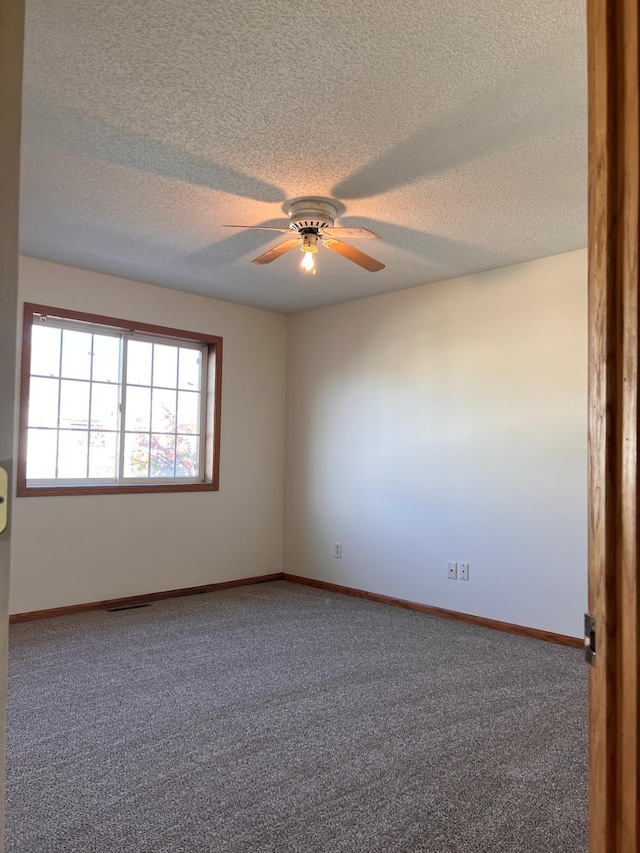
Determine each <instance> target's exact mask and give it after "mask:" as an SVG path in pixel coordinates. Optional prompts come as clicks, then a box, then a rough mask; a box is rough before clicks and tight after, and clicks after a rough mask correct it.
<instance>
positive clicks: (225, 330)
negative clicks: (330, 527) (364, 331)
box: [10, 258, 286, 613]
mask: <svg viewBox="0 0 640 853" xmlns="http://www.w3.org/2000/svg"><path fill="white" fill-rule="evenodd" d="M20 298H21V300H22V301H27V302H37V303H40V304H44V305H51V306H54V307H59V308H73V309H76V310H79V311H88V312H93V313H96V314H104V315H107V316H112V317H119V318H124V319H132V320H140V321H144V322H148V323H156V324H159V325H168V326H173V327H174V328H179V329H186V330H189V331H191V330H193V331H201V332H209V333H211V334H216V335H222V336H223V338H224V360H223V383H222V447H221V465H220V491H219V492H198V493H178V494H170V495H162V494H153V495H97V496H77V497H51V498H35V497H29V498H17V499H16V500H15V502H14V527H13V542H12V571H11V598H10V612H12V613H18V612H24V611H29V610H39V609H45V608H50V607H56V606H62V605H68V604H75V603H83V602H89V601H96V600H102V599H108V598H115V597H119V596H126V595H136V594H139V593H144V592H151V591H157V590H164V589H175V588H179V587H187V586H195V585H199V584H207V583H215V582H218V581H225V580H231V579H236V578H242V577H250V576H254V575H262V574H267V573H271V572H279V571H281V569H282V525H283V519H282V504H283V468H284V401H285V373H286V362H285V359H286V318H285V317H284V316H282V315H280V314H275V313H272V312H268V311H260V310H257V309H253V308H246V307H242V306H239V305H233V304H231V303H228V302H221V301H217V300H213V299H207V298H204V297H201V296H194V295H190V294H185V293H178V292H176V291H172V290H168V289H165V288H160V287H153V286H151V285H146V284H140V283H138V282H134V281H127V280H124V279H120V278H115V277H112V276H106V275H100V274H97V273H91V272H86V271H84V270H78V269H73V268H70V267H64V266H60V265H57V264H51V263H46V262H44V261H37V260H33V259H31V258H23V259H22V260H21V266H20Z"/></svg>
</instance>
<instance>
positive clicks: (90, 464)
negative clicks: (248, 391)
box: [18, 304, 222, 496]
mask: <svg viewBox="0 0 640 853" xmlns="http://www.w3.org/2000/svg"><path fill="white" fill-rule="evenodd" d="M221 367H222V339H221V338H219V337H213V336H211V335H203V334H197V333H192V332H183V331H179V330H176V329H168V328H164V327H158V326H150V325H148V324H144V323H134V322H128V321H125V320H115V319H113V318H110V317H98V316H95V315H89V314H82V313H79V312H73V311H62V310H60V309H58V308H49V307H46V306H41V305H31V304H26V305H25V314H24V329H23V347H22V393H21V406H20V419H21V423H20V454H19V464H18V495H20V496H26V495H61V494H66V495H68V494H113V493H114V492H123V493H126V492H129V493H130V492H158V491H200V490H212V489H217V488H218V455H219V435H220V400H221Z"/></svg>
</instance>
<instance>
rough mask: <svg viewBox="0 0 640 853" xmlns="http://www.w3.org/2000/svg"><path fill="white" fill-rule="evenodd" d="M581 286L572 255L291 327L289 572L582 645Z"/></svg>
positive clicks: (579, 260) (582, 270)
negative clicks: (462, 571)
mask: <svg viewBox="0 0 640 853" xmlns="http://www.w3.org/2000/svg"><path fill="white" fill-rule="evenodd" d="M586 292H587V274H586V252H585V251H578V252H572V253H569V254H565V255H559V256H555V257H550V258H543V259H540V260H536V261H532V262H530V263H525V264H519V265H517V266H513V267H509V268H505V269H500V270H495V271H492V272H487V273H483V274H480V275H475V276H469V277H465V278H461V279H456V280H452V281H445V282H442V283H439V284H430V285H426V286H424V287H419V288H415V289H411V290H405V291H401V292H396V293H391V294H387V295H383V296H376V297H372V298H370V299H365V300H359V301H357V302H350V303H346V304H341V305H336V306H332V307H329V308H323V309H318V310H314V311H308V312H304V313H301V314H297V315H294V316H293V317H290V318H289V338H288V386H287V470H286V488H285V495H286V498H285V519H286V522H285V570H286V571H288V572H291V573H294V574H301V575H306V576H308V577H313V578H318V579H321V580H325V581H330V582H333V583H339V584H344V585H346V586H352V587H357V588H360V589H365V590H369V591H372V592H377V593H383V594H387V595H392V596H396V597H400V598H406V599H410V600H412V601H417V602H422V603H427V604H432V605H436V606H440V607H445V608H450V609H453V610H458V611H462V612H466V613H473V614H478V615H481V616H485V617H489V618H493V619H499V620H503V621H507V622H514V623H517V624H520V625H527V626H533V627H536V628H541V629H546V630H550V631H556V632H559V633H564V634H570V635H574V636H579V635H580V633H581V621H582V613H583V611H584V609H585V607H586V583H587V570H586V500H587V493H586V474H587V457H586V415H587V400H586V382H587V352H586V347H587V340H586V333H587V321H586V295H587V293H586ZM336 541H339V542H342V543H343V553H344V556H343V559H342V560H337V559H334V557H333V556H332V548H333V543H334V542H336ZM447 560H459V561H460V560H464V561H468V562H470V564H471V579H470V581H469V582H468V583H465V582H462V581H456V582H453V581H450V580H448V579H447V576H446V566H447Z"/></svg>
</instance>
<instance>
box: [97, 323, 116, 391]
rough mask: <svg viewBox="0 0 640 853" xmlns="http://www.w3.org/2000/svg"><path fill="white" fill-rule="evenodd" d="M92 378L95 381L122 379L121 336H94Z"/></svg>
mask: <svg viewBox="0 0 640 853" xmlns="http://www.w3.org/2000/svg"><path fill="white" fill-rule="evenodd" d="M92 379H93V381H94V382H115V383H117V382H119V381H120V338H114V337H113V336H111V335H94V336H93V374H92Z"/></svg>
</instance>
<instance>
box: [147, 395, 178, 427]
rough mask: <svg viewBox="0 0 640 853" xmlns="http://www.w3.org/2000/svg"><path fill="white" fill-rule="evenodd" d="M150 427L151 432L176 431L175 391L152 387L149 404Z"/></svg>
mask: <svg viewBox="0 0 640 853" xmlns="http://www.w3.org/2000/svg"><path fill="white" fill-rule="evenodd" d="M151 429H152V431H153V432H175V431H176V392H175V391H163V390H161V389H158V388H154V389H153V402H152V406H151Z"/></svg>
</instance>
